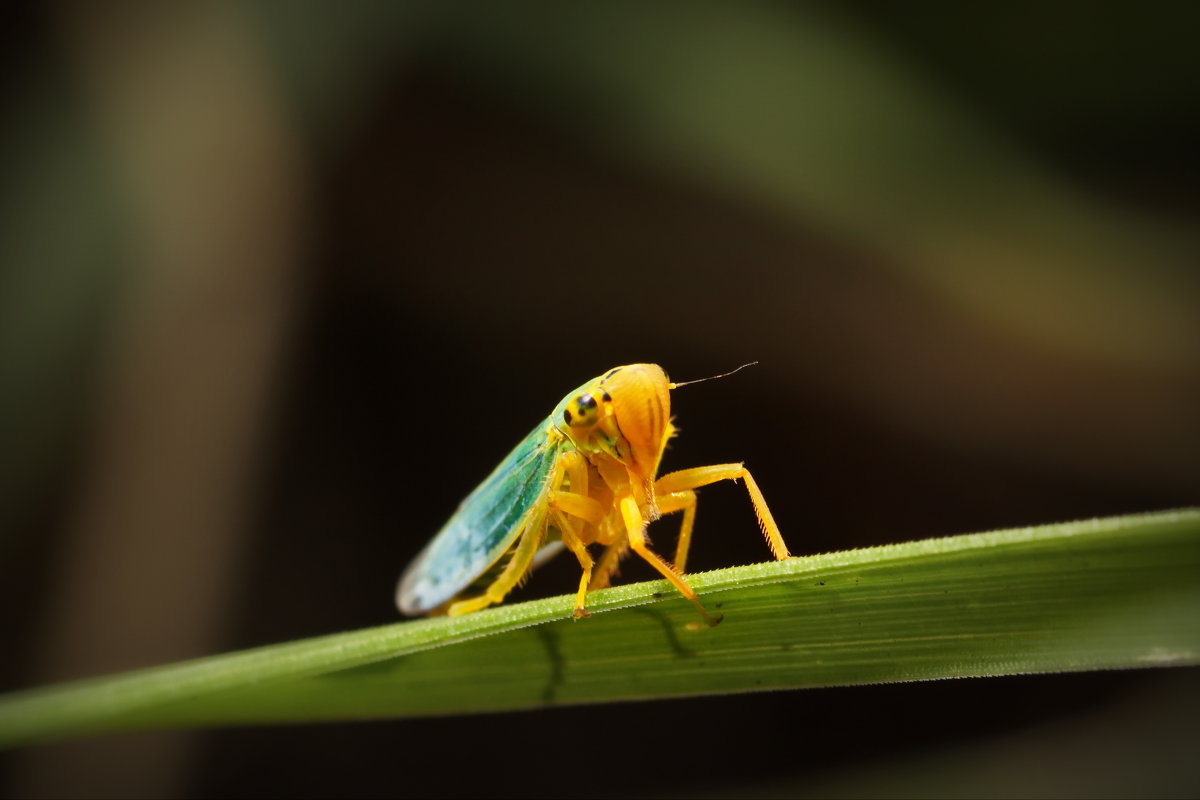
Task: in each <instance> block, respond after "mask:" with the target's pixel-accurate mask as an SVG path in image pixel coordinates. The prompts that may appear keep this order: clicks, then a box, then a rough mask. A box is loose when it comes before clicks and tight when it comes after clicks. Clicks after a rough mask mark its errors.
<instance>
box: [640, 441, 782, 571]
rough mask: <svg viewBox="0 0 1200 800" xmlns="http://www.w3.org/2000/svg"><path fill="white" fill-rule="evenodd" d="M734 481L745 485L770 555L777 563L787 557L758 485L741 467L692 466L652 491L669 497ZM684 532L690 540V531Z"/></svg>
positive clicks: (661, 480)
mask: <svg viewBox="0 0 1200 800" xmlns="http://www.w3.org/2000/svg"><path fill="white" fill-rule="evenodd" d="M738 479H741V480H743V481H745V482H746V491H747V492H748V493H749V494H750V502H751V503H752V504H753V505H754V513H755V514H757V515H758V527H759V528H760V529H761V530H762V532H763V536H765V537H766V539H767V545H768V546H770V548H771V553H772V554H774V556H775V558H776V559H778V560H780V561H782V560H783V559H785V558H788V557H789V556H790V555H791V554H790V553H788V548H787V545H786V544H785V543H784V541H783V536H782V534H780V533H779V526H778V525H776V524H775V518H774V517H773V516H771V510H770V509H769V508H767V501H766V499H765V498H764V497H763V494H762V492H761V491H760V490H759V488H758V484H757V483H755V481H754V478H753V477H752V476H751V475H750V471H749V470H748V469H746V467H745V466H744V465H742V464H713V465H712V466H708V467H692V468H691V469H681V470H679V471H678V472H671V473H668V474H666V475H663V476H662V477H661V478H659V479H658V480H657V481H656V482H655V484H654V492H655V494H656V495H670V494H675V493H678V492H685V491H688V490H690V489H699V488H700V487H701V486H707V485H708V484H710V483H716V482H717V481H736V480H738ZM688 533H689V536H688V538H689V541H690V538H691V535H690V534H691V532H690V531H689V532H688ZM686 555H687V553H686V552H685V553H684V556H685V557H686Z"/></svg>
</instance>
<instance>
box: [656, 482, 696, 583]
mask: <svg viewBox="0 0 1200 800" xmlns="http://www.w3.org/2000/svg"><path fill="white" fill-rule="evenodd" d="M656 499H657V501H658V512H659V513H660V514H663V515H666V514H673V513H675V512H676V511H682V512H683V521H682V522H680V523H679V541H678V542H676V544H675V562H674V564H673V565H672V566H674V567H675V571H676V572H678V573H679V574H680V575H682V574H684V573H685V572H687V557H688V549H689V548H690V547H691V546H692V527H693V526H694V525H695V524H696V493H695V492H693V491H692V490H691V489H688V490H687V491H683V492H674V493H673V494H666V495H659V496H658V497H657V498H656Z"/></svg>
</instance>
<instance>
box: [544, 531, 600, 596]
mask: <svg viewBox="0 0 1200 800" xmlns="http://www.w3.org/2000/svg"><path fill="white" fill-rule="evenodd" d="M550 513H551V514H552V515H553V517H554V524H555V525H557V526H558V530H559V533H560V534H561V535H562V542H563V544H564V545H566V546H567V547H568V548H569V549H570V551H571V552H572V553H574V554H575V557H576V558H577V559H579V566H580V567H582V568H583V576H582V577H580V579H579V591H578V592H577V593H576V595H575V611H574V613H573V614H572V616H574V617H575V619H579V618H581V617H586V616H587V615H588V612H587V608H586V606H587V592H588V584H589V583H590V582H591V579H592V564H593V563H594V562H593V561H592V554H591V553H589V552H588V549H587V545H585V544H584V543H583V541H582V540H581V539H580V538H579V534H578V532H576V529H575V523H573V522H571V520H570V518H569V517H568V516H567V514H565V513H563V512H562V511H559V510H558V509H557V508H554V509H551V511H550Z"/></svg>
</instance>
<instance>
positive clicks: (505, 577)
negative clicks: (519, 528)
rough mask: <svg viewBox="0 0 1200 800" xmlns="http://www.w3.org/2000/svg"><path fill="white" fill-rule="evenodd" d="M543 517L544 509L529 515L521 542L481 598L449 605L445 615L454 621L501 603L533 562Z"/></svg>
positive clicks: (541, 535)
mask: <svg viewBox="0 0 1200 800" xmlns="http://www.w3.org/2000/svg"><path fill="white" fill-rule="evenodd" d="M546 516H547V511H546V509H545V508H544V507H543V508H541V509H539V510H538V511H536V512H535V513H534V514H533V516H532V517H531V518H530V520H529V522H528V523H526V525H525V530H524V531H523V532H522V533H521V539H520V541H518V542H517V547H516V549H515V550H514V551H513V555H512V558H511V559H510V560H509V562H508V564H507V565H506V566H505V567H504V569H503V570H502V571H501V572H500V574H499V575H497V576H496V580H494V581H492V582H491V583H490V584H489V585H488V587H487V589H486V590H484V593H483V594H481V595H480V596H479V597H472V598H471V599H469V600H459V601H458V602H457V603H452V604H451V605H450V608H449V609H447V611H446V613H447V614H448V615H449V616H451V617H456V616H458V615H459V614H466V613H468V612H471V611H478V610H479V609H481V608H487V607H488V606H490V605H491V604H492V603H499V602H500V601H501V600H503V599H504V597H505V595H507V594H508V593H509V592H511V591H512V590H513V587H515V586H516V585H517V583H519V582H520V580H521V578H522V577H523V576H524V575H525V573H526V572H528V571H529V565H530V564H531V563H532V562H533V557H534V555H536V554H537V551H538V547H540V546H541V543H542V539H544V538H545V537H546Z"/></svg>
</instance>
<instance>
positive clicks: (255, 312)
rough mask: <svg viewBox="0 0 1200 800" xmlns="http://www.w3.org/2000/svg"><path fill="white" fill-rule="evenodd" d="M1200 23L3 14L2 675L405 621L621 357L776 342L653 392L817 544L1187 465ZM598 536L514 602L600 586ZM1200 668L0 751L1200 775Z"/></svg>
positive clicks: (379, 771) (1197, 325)
mask: <svg viewBox="0 0 1200 800" xmlns="http://www.w3.org/2000/svg"><path fill="white" fill-rule="evenodd" d="M1197 23H1200V15H1198V14H1197V12H1196V10H1195V9H1194V8H1193V7H1192V6H1191V5H1187V4H1173V3H1161V4H1148V5H1147V4H1112V5H1105V6H1103V7H1102V8H1096V7H1093V6H1092V5H1090V4H1082V3H1062V4H1054V5H1052V6H1049V7H1043V5H1042V4H1034V3H1004V4H999V3H997V4H969V5H960V4H953V3H936V2H926V3H908V4H891V3H866V2H856V3H850V4H840V5H825V4H797V5H792V4H783V3H737V4H724V5H721V4H715V3H680V4H673V3H661V2H660V3H640V4H634V3H616V4H599V3H597V4H591V3H580V4H567V5H564V4H558V3H510V4H453V5H451V4H445V5H442V4H423V3H408V4H394V5H387V4H368V3H361V4H350V5H345V6H335V5H333V4H329V5H323V4H315V3H306V4H293V3H261V4H252V5H244V6H225V5H200V4H196V5H192V4H186V3H184V4H178V5H173V6H164V7H159V6H156V5H142V4H137V3H112V4H95V5H90V4H73V3H59V4H51V5H46V6H37V7H27V8H26V9H25V10H23V11H20V12H15V16H14V17H13V18H12V19H11V21H10V24H9V25H8V26H7V30H6V33H5V47H4V48H3V50H4V53H5V55H4V60H3V69H4V85H3V89H4V92H5V94H4V97H5V99H6V103H5V107H4V111H5V126H4V129H3V136H4V140H3V145H2V149H0V159H3V163H2V164H0V166H2V167H3V171H2V173H0V174H3V175H4V176H5V177H4V179H3V193H2V196H0V197H2V201H3V203H4V213H3V217H2V221H0V225H2V226H3V228H2V233H0V247H3V248H4V251H3V254H2V255H3V264H4V267H3V270H2V271H0V324H2V325H3V326H4V327H3V329H2V335H0V347H2V348H3V349H2V350H0V385H2V386H3V387H4V389H3V393H2V394H3V396H2V398H0V399H2V402H3V406H2V407H0V426H2V428H0V441H3V442H4V445H3V452H2V454H0V468H2V469H3V472H2V473H0V531H3V538H2V540H0V570H3V572H2V574H0V587H2V588H0V603H2V604H3V607H4V608H5V609H7V610H6V612H5V613H4V615H3V629H2V631H0V633H2V635H3V641H5V642H7V643H8V645H7V646H6V648H5V650H6V653H7V655H8V657H7V658H6V659H4V660H3V664H2V665H0V680H2V683H0V688H3V689H15V688H21V687H26V686H31V685H37V684H42V683H47V682H50V681H56V680H65V679H71V678H79V677H85V676H90V675H97V674H102V673H106V672H111V671H116V670H121V669H129V668H134V667H139V666H148V665H151V664H156V663H163V662H167V661H171V660H177V659H182V658H189V657H195V656H200V655H204V654H209V653H216V652H222V651H227V650H231V649H236V648H242V647H250V646H254V645H259V644H266V643H271V642H279V641H285V640H289V639H293V638H299V637H305V636H312V635H318V634H322V633H329V632H333V631H339V630H347V629H353V628H359V627H365V626H369V625H376V624H382V623H387V622H390V621H394V620H395V619H396V612H395V611H394V609H393V607H392V600H391V597H392V590H393V587H394V582H395V580H396V578H397V576H398V575H399V573H400V571H401V569H402V568H403V566H404V565H405V564H406V563H407V562H408V560H409V559H410V558H411V557H412V556H413V555H414V554H415V553H416V551H417V550H418V549H419V548H420V547H421V546H422V545H423V544H424V542H425V541H426V540H427V539H428V537H429V536H430V535H432V533H433V532H435V531H436V530H437V528H438V527H439V526H440V524H441V523H442V522H443V521H444V520H445V518H446V517H447V516H448V515H449V513H450V512H451V511H452V510H453V508H454V507H455V505H456V503H457V502H458V501H459V500H460V499H461V498H462V497H463V496H464V495H465V494H466V493H467V492H468V491H469V490H470V489H471V488H472V487H473V486H474V485H475V483H476V482H477V481H478V480H479V479H480V478H482V477H483V476H484V475H485V474H486V473H487V472H488V471H489V470H490V469H491V468H492V467H493V466H494V465H495V464H496V462H497V461H498V460H499V459H500V458H501V457H502V456H503V455H504V454H505V453H506V452H507V451H508V449H509V448H510V447H511V446H512V445H513V444H515V442H516V441H517V440H518V439H519V438H520V437H521V436H523V435H524V434H525V433H526V432H527V431H528V430H529V429H530V428H531V427H532V426H533V425H534V424H536V423H537V422H538V421H539V420H541V419H542V418H543V417H544V416H545V415H546V414H547V413H548V412H549V411H550V409H551V408H552V407H553V406H554V405H555V403H557V401H558V400H559V399H560V398H561V397H562V395H563V394H564V393H565V392H566V391H568V390H569V389H571V388H572V387H574V386H576V385H578V384H579V383H581V382H583V381H584V380H586V379H588V378H590V377H592V376H594V375H596V374H599V373H600V372H602V371H604V370H605V369H607V368H609V367H611V366H615V365H617V364H622V363H628V362H632V361H653V362H657V363H660V364H662V365H663V366H664V367H665V368H666V369H667V370H668V372H669V373H670V375H671V376H672V377H673V378H675V379H676V380H689V379H693V378H699V377H703V376H705V375H710V374H714V373H719V372H724V371H726V370H728V369H730V368H732V367H734V366H736V365H738V364H740V363H743V362H746V361H751V360H758V361H760V362H761V363H760V364H759V366H756V367H754V368H753V369H749V370H746V371H743V372H741V373H739V374H738V375H737V376H735V377H731V378H729V379H725V380H721V381H715V382H711V383H706V384H702V385H699V386H695V387H688V388H686V389H681V390H680V391H679V392H677V393H675V394H674V396H673V403H674V409H673V410H674V412H675V413H676V415H677V422H678V425H679V427H680V429H681V435H680V436H679V437H678V438H677V439H675V440H674V442H673V443H672V447H671V450H670V451H669V452H668V455H667V460H666V463H665V464H664V467H665V468H667V469H672V468H678V467H686V466H693V465H699V464H708V463H720V462H725V461H735V460H744V461H745V462H746V463H747V464H748V466H750V468H751V469H752V470H753V471H754V473H755V475H756V477H757V479H758V481H759V483H760V485H761V486H762V489H763V491H764V493H765V494H766V496H767V498H768V500H769V502H770V504H771V507H772V509H773V511H774V512H775V515H776V518H777V520H778V521H779V523H780V525H781V527H782V528H783V531H784V535H785V538H786V539H787V540H788V542H789V544H790V545H791V547H792V549H793V552H795V553H797V554H800V555H803V554H809V553H817V552H825V551H830V550H835V549H844V548H850V547H860V546H867V545H872V544H879V543H885V542H895V541H902V540H907V539H915V538H923V537H929V536H941V535H947V534H954V533H963V532H970V531H979V530H987V529H993V528H1000V527H1006V526H1019V525H1029V524H1038V523H1045V522H1055V521H1062V520H1069V519H1077V518H1081V517H1089V516H1099V515H1107V514H1120V513H1127V512H1137V511H1149V510H1158V509H1165V508H1172V507H1180V506H1186V505H1196V504H1197V503H1198V502H1200V490H1198V489H1197V482H1196V476H1197V475H1200V455H1198V454H1200V447H1198V446H1197V445H1200V416H1198V415H1197V413H1196V409H1197V407H1198V401H1200V347H1197V343H1198V342H1200V317H1198V316H1197V303H1196V301H1197V297H1198V292H1197V288H1198V277H1197V274H1196V272H1195V264H1196V259H1197V254H1198V253H1200V246H1198V244H1200V243H1198V240H1197V232H1196V226H1195V224H1194V220H1195V217H1196V212H1197V210H1200V193H1198V192H1197V185H1198V184H1197V177H1198V173H1200V159H1198V158H1197V150H1196V147H1195V142H1196V141H1197V138H1198V134H1200V130H1198V128H1200V124H1198V122H1197V120H1198V119H1200V116H1197V115H1196V113H1195V112H1196V110H1197V100H1198V99H1200V98H1198V95H1200V81H1198V80H1197V78H1200V72H1198V71H1197V69H1196V67H1197V59H1198V57H1197V56H1196V54H1195V47H1194V31H1195V30H1196V26H1197ZM652 533H653V529H652ZM662 536H664V537H667V538H666V542H668V543H669V541H670V539H669V534H662ZM659 541H660V542H661V541H663V539H659ZM662 549H663V550H665V551H669V549H670V547H669V544H666V545H664V546H663V547H662ZM767 555H768V554H767V551H766V549H765V547H764V546H763V544H762V540H761V537H760V536H759V535H758V533H757V531H756V530H755V526H754V522H753V517H752V514H751V511H750V507H749V504H748V502H747V501H746V498H745V496H744V493H743V492H742V491H741V490H739V489H736V488H733V487H728V486H716V487H713V488H711V489H706V490H705V491H704V492H703V496H702V499H701V502H700V508H699V517H698V523H697V529H696V538H695V542H694V546H693V549H692V556H691V561H690V567H691V569H693V570H696V571H699V570H705V569H713V568H718V567H724V566H729V565H732V564H741V563H750V562H754V561H760V560H764V559H765V558H766V557H767ZM569 561H570V559H561V560H560V561H559V562H556V563H553V564H551V565H548V566H547V567H545V568H544V569H542V570H540V571H539V572H538V574H537V576H536V577H535V579H534V580H532V581H531V582H530V583H529V584H528V585H527V586H526V587H524V588H523V589H522V590H520V592H519V593H518V594H517V595H515V596H514V599H520V598H529V597H536V596H544V595H548V594H553V593H561V592H565V591H570V590H572V589H573V588H574V583H575V580H576V576H577V567H576V566H573V565H572V563H568V562H569ZM624 575H625V578H626V579H628V580H636V579H643V578H649V577H650V574H649V570H648V568H644V567H638V565H636V564H632V563H631V564H630V565H629V567H628V568H627V569H625V570H624ZM1197 711H1200V683H1198V681H1197V673H1196V671H1195V670H1171V671H1158V670H1156V671H1148V672H1140V673H1097V674H1080V675H1060V676H1025V677H1016V678H1006V679H996V680H961V681H943V682H935V683H926V684H908V685H894V686H879V687H856V688H846V689H832V690H824V691H806V692H791V693H776V694H762V695H744V696H733V697H716V698H707V699H693V700H685V701H670V702H661V703H643V704H617V705H611V706H603V707H595V708H566V709H552V710H546V711H532V712H524V713H518V714H506V715H495V716H485V717H463V718H450V719H435V720H407V721H398V722H373V723H365V724H345V725H321V726H300V727H293V728H263V729H247V730H232V731H213V732H201V733H186V734H181V733H158V734H145V735H136V736H132V735H131V736H121V737H106V738H101V739H99V740H93V741H87V742H79V743H68V744H60V745H53V746H47V747H43V748H37V749H30V750H25V751H18V752H16V753H9V754H5V755H4V756H3V758H2V759H0V770H3V771H2V772H0V778H2V779H3V780H4V783H3V784H0V785H3V786H4V787H5V791H6V793H7V794H9V795H11V796H58V795H64V794H65V795H79V796H134V795H138V796H276V795H306V796H328V795H338V796H376V795H403V796H408V795H413V796H426V795H449V796H471V795H475V796H479V795H489V796H492V795H494V796H531V795H536V796H611V795H615V794H628V795H632V796H639V795H672V794H677V795H686V796H695V795H702V794H706V793H709V794H714V795H751V794H753V795H758V796H791V795H812V796H831V795H832V796H860V795H879V794H885V795H913V796H927V795H943V796H967V795H975V796H980V795H982V796H989V795H992V796H994V795H1009V796H1013V795H1027V796H1081V795H1112V796H1147V795H1178V796H1194V794H1195V793H1196V791H1197V790H1198V789H1200V768H1198V767H1197V766H1196V765H1195V764H1194V749H1195V742H1196V735H1197V727H1196V725H1197V723H1196V719H1197V718H1198V716H1197V713H1196V712H1197Z"/></svg>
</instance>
